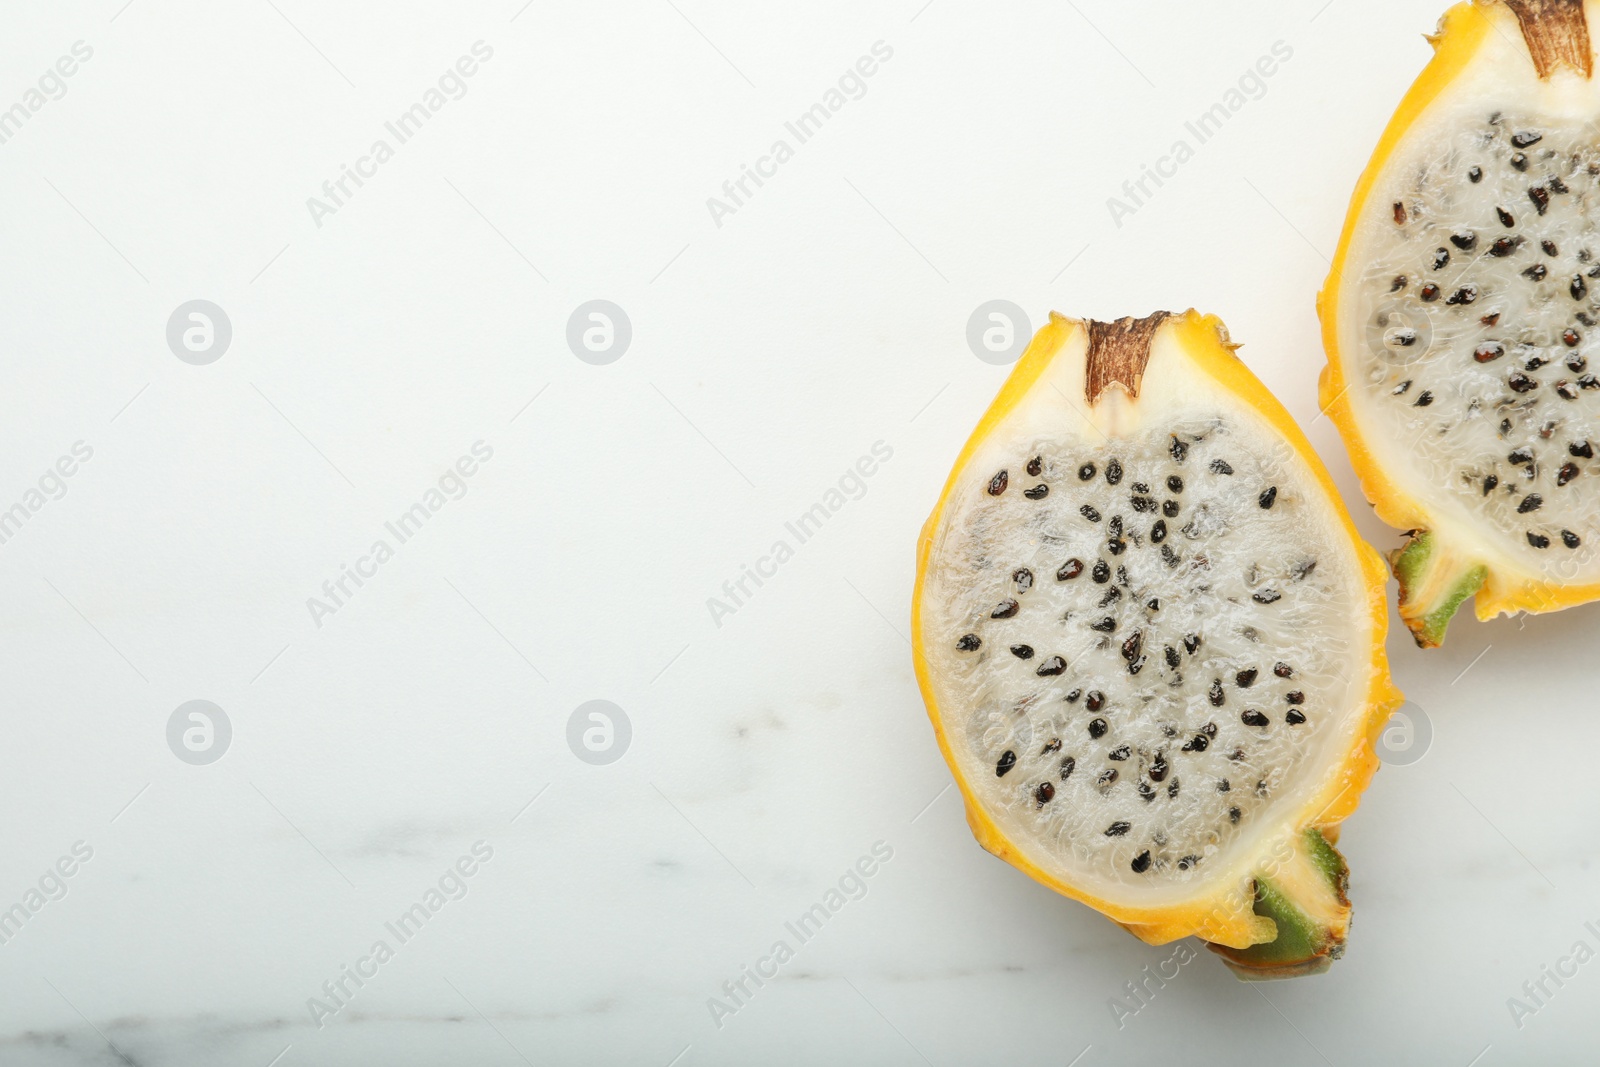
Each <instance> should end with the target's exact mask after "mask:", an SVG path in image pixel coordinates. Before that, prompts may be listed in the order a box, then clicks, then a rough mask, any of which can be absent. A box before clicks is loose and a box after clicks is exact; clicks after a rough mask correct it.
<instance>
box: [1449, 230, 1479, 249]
mask: <svg viewBox="0 0 1600 1067" xmlns="http://www.w3.org/2000/svg"><path fill="white" fill-rule="evenodd" d="M1450 243H1451V244H1453V245H1455V246H1456V247H1457V248H1459V249H1461V251H1463V252H1470V251H1472V249H1473V247H1474V246H1475V245H1477V243H1478V235H1477V234H1475V233H1473V232H1472V231H1471V230H1462V231H1461V232H1460V233H1453V234H1451V235H1450Z"/></svg>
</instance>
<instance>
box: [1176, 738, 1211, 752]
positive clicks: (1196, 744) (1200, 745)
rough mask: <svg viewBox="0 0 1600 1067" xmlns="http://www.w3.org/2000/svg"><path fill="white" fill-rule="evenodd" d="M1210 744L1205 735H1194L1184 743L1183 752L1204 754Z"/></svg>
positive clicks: (1209, 739)
mask: <svg viewBox="0 0 1600 1067" xmlns="http://www.w3.org/2000/svg"><path fill="white" fill-rule="evenodd" d="M1210 744H1211V738H1209V737H1207V736H1206V735H1205V734H1195V735H1194V736H1193V737H1192V738H1190V739H1189V740H1188V741H1186V742H1184V745H1183V751H1185V752H1204V751H1205V750H1206V747H1207V746H1208V745H1210Z"/></svg>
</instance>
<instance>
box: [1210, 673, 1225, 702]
mask: <svg viewBox="0 0 1600 1067" xmlns="http://www.w3.org/2000/svg"><path fill="white" fill-rule="evenodd" d="M1227 699H1228V698H1227V696H1226V695H1225V694H1224V693H1223V692H1222V679H1221V678H1213V679H1212V680H1211V706H1212V707H1214V708H1220V707H1222V705H1223V702H1224V701H1226V700H1227Z"/></svg>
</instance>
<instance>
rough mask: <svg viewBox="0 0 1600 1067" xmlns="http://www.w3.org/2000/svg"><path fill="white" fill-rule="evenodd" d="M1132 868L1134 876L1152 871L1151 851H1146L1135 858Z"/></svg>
mask: <svg viewBox="0 0 1600 1067" xmlns="http://www.w3.org/2000/svg"><path fill="white" fill-rule="evenodd" d="M1132 866H1133V873H1134V874H1143V873H1144V872H1145V871H1148V870H1149V869H1150V850H1149V849H1146V850H1145V851H1143V852H1141V853H1139V854H1138V855H1137V856H1135V857H1133V864H1132Z"/></svg>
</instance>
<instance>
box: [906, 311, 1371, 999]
mask: <svg viewBox="0 0 1600 1067" xmlns="http://www.w3.org/2000/svg"><path fill="white" fill-rule="evenodd" d="M1086 328H1087V326H1086V324H1085V323H1082V322H1079V321H1077V320H1074V319H1068V318H1066V317H1065V316H1063V315H1060V314H1057V313H1055V312H1052V313H1051V315H1050V322H1049V323H1047V324H1046V325H1045V326H1044V327H1043V328H1041V329H1040V330H1039V332H1038V333H1036V334H1035V335H1034V337H1033V340H1032V341H1031V342H1030V343H1029V345H1028V348H1027V350H1026V351H1025V352H1023V354H1022V358H1021V359H1019V360H1018V361H1017V364H1016V366H1015V367H1014V368H1013V369H1012V372H1011V376H1010V377H1009V378H1008V379H1007V380H1006V383H1005V385H1004V386H1003V387H1002V388H1001V390H1000V393H999V395H997V396H996V397H995V399H994V401H993V402H992V403H991V404H990V405H989V408H988V410H987V411H986V412H985V413H984V415H983V418H982V419H981V420H980V421H979V423H978V426H977V428H976V429H975V430H974V431H973V433H972V436H971V437H970V438H969V439H968V440H967V443H966V445H965V447H964V448H963V449H962V451H961V453H960V455H959V456H958V457H957V459H956V462H955V464H954V465H953V467H952V468H951V473H950V477H949V478H948V479H947V481H946V482H945V487H944V490H943V492H942V493H941V494H940V497H939V501H938V503H937V504H936V505H935V506H934V509H933V513H932V514H931V515H930V516H929V517H928V521H927V522H926V523H925V524H924V525H923V528H922V534H921V536H920V537H919V538H918V541H917V584H916V590H915V592H914V594H913V598H912V608H911V615H912V655H913V660H914V663H915V667H916V673H917V682H918V685H919V686H920V687H921V690H922V697H923V701H924V703H925V704H926V706H927V709H928V715H929V718H930V719H931V720H932V723H933V729H934V734H935V736H936V738H937V740H938V742H939V749H940V752H941V753H942V754H943V755H944V759H945V762H946V764H948V765H949V767H950V768H951V773H952V774H953V775H954V777H955V780H956V785H957V787H958V788H959V789H960V790H961V796H962V800H963V802H964V804H965V807H966V815H967V825H968V826H969V827H970V828H971V829H972V834H973V836H974V837H975V838H977V841H978V843H979V844H980V845H982V846H983V848H985V849H986V850H987V851H989V852H991V853H993V854H994V855H995V856H998V857H999V858H1000V859H1003V860H1005V861H1006V862H1007V863H1010V864H1011V865H1012V866H1014V867H1016V868H1017V869H1018V870H1020V871H1022V872H1023V873H1024V874H1026V875H1028V876H1029V877H1030V878H1033V879H1034V880H1035V881H1038V882H1041V883H1042V884H1044V885H1047V886H1049V887H1050V888H1052V889H1054V890H1055V891H1056V892H1058V893H1061V894H1063V895H1065V896H1068V897H1071V898H1073V899H1074V900H1078V901H1081V902H1082V903H1084V904H1087V905H1089V906H1090V907H1092V908H1094V909H1095V910H1097V911H1099V912H1101V913H1102V914H1104V915H1106V916H1108V917H1110V918H1111V919H1112V920H1113V921H1115V922H1117V923H1118V924H1120V925H1121V926H1123V927H1124V928H1125V929H1127V930H1128V931H1129V932H1130V933H1132V934H1133V935H1134V936H1136V937H1138V938H1139V939H1140V940H1142V941H1145V942H1147V943H1149V944H1152V945H1162V944H1166V943H1168V942H1170V941H1175V940H1177V939H1178V938H1181V937H1189V936H1191V935H1193V936H1199V937H1201V938H1203V939H1204V940H1206V941H1208V942H1211V943H1213V944H1214V945H1218V946H1222V947H1224V948H1227V949H1233V950H1241V951H1240V952H1239V953H1238V954H1237V957H1236V958H1234V959H1230V966H1233V967H1234V969H1235V971H1236V973H1239V972H1241V971H1242V972H1244V973H1252V972H1253V973H1256V974H1257V975H1258V976H1259V977H1280V976H1287V975H1288V974H1289V973H1307V972H1296V971H1293V969H1292V965H1291V964H1286V963H1284V962H1283V961H1280V960H1276V959H1274V960H1270V961H1265V962H1261V961H1252V958H1251V957H1250V956H1249V955H1248V954H1247V953H1245V952H1244V951H1243V950H1248V949H1250V948H1251V947H1252V946H1255V945H1264V944H1270V943H1272V942H1274V941H1275V940H1276V939H1277V937H1278V932H1279V931H1278V924H1277V922H1275V921H1274V919H1272V918H1271V917H1269V914H1265V913H1261V911H1260V907H1259V905H1258V903H1257V897H1258V891H1257V890H1258V886H1257V876H1258V875H1265V876H1266V877H1267V878H1268V879H1270V876H1271V875H1272V874H1273V873H1274V872H1275V871H1277V870H1278V869H1279V868H1280V867H1281V866H1283V865H1286V864H1287V865H1289V866H1290V867H1293V866H1294V865H1295V864H1296V863H1297V861H1298V860H1300V859H1303V858H1304V856H1305V855H1306V854H1307V852H1308V849H1309V846H1308V845H1307V843H1306V838H1305V835H1306V834H1307V833H1308V832H1311V833H1316V834H1317V835H1318V840H1319V841H1322V842H1323V846H1324V847H1326V849H1327V851H1328V852H1332V853H1333V855H1334V856H1337V855H1338V853H1337V852H1334V851H1333V849H1332V846H1331V844H1329V842H1331V841H1333V840H1335V839H1336V838H1337V830H1338V824H1339V823H1340V822H1342V821H1343V820H1344V819H1345V818H1346V817H1348V816H1349V815H1350V813H1351V812H1353V811H1354V810H1355V808H1356V804H1357V803H1358V802H1359V800H1360V796H1361V792H1362V790H1364V789H1365V788H1366V787H1367V784H1368V783H1369V782H1370V781H1371V780H1372V775H1373V773H1374V772H1375V771H1376V770H1377V767H1378V758H1377V754H1376V751H1375V749H1374V745H1375V743H1376V741H1377V739H1378V736H1379V735H1380V734H1381V732H1382V730H1383V727H1384V724H1385V723H1387V722H1388V719H1389V716H1390V715H1391V714H1392V713H1393V712H1394V710H1395V709H1396V708H1398V707H1399V706H1400V703H1401V701H1402V699H1403V697H1402V696H1401V694H1400V691H1399V690H1398V689H1396V688H1395V687H1394V684H1393V683H1392V681H1391V680H1390V677H1389V667H1388V660H1387V657H1386V655H1385V652H1384V638H1385V635H1386V634H1387V631H1388V620H1389V611H1388V603H1387V599H1386V596H1385V585H1386V584H1387V581H1388V573H1387V571H1386V569H1385V568H1384V565H1383V562H1382V560H1381V559H1380V558H1379V556H1378V554H1377V552H1375V551H1374V550H1373V549H1372V548H1371V547H1370V546H1369V545H1367V544H1366V543H1365V542H1363V541H1362V540H1361V538H1360V535H1359V534H1358V533H1357V532H1356V529H1355V525H1354V523H1353V522H1351V520H1350V516H1349V514H1348V512H1346V511H1345V509H1344V508H1343V506H1342V505H1341V504H1340V497H1339V494H1338V491H1337V490H1336V489H1335V487H1334V485H1333V480H1332V478H1331V477H1330V476H1329V475H1328V472H1327V471H1326V469H1324V467H1323V466H1322V463H1321V461H1320V460H1319V459H1318V458H1317V456H1316V453H1315V452H1314V451H1313V450H1312V448H1311V444H1310V442H1309V441H1307V440H1306V437H1305V435H1304V434H1302V433H1301V432H1300V428H1299V427H1298V426H1297V425H1295V422H1294V420H1293V419H1292V418H1291V417H1290V415H1289V413H1288V412H1287V411H1286V410H1285V409H1284V408H1283V406H1282V405H1281V404H1279V403H1278V401H1277V398H1276V397H1274V396H1273V395H1272V394H1271V393H1270V392H1268V391H1267V388H1266V386H1264V385H1263V384H1262V383H1261V382H1260V380H1259V379H1257V378H1256V377H1255V375H1254V374H1252V373H1251V372H1250V370H1249V368H1247V367H1246V366H1245V365H1244V363H1243V362H1241V361H1240V360H1239V359H1238V358H1237V357H1236V356H1235V355H1234V354H1233V350H1234V349H1235V348H1237V347H1238V346H1237V345H1233V344H1231V343H1230V342H1229V340H1228V333H1227V329H1226V328H1225V327H1224V326H1223V324H1222V321H1221V320H1220V319H1218V318H1217V317H1216V316H1214V315H1201V314H1200V313H1199V312H1197V311H1194V310H1193V309H1190V310H1189V311H1187V312H1185V313H1183V314H1182V315H1173V316H1171V317H1169V318H1168V319H1167V321H1166V322H1165V323H1164V324H1163V325H1162V327H1161V328H1162V329H1163V330H1166V329H1173V330H1178V331H1181V337H1180V341H1181V347H1182V350H1183V351H1184V353H1185V354H1186V355H1187V356H1188V358H1189V359H1190V360H1191V361H1192V362H1193V363H1194V364H1195V365H1196V366H1197V367H1198V368H1199V369H1200V370H1201V371H1202V372H1203V373H1205V374H1207V375H1208V376H1210V377H1211V378H1213V379H1214V380H1215V381H1217V382H1218V383H1220V384H1221V385H1222V386H1224V387H1225V388H1226V389H1227V390H1228V391H1229V392H1230V393H1231V394H1233V395H1234V396H1236V397H1238V398H1239V399H1240V400H1241V402H1242V403H1243V404H1245V405H1248V406H1249V407H1251V408H1254V409H1255V410H1256V411H1257V412H1258V413H1259V414H1261V415H1262V416H1263V417H1264V418H1265V419H1266V420H1267V421H1268V422H1269V423H1270V425H1271V426H1272V427H1273V428H1274V429H1276V430H1277V431H1278V432H1279V433H1280V434H1281V435H1282V436H1283V438H1284V440H1285V441H1286V442H1287V443H1288V444H1289V445H1290V447H1292V448H1293V449H1294V452H1295V455H1296V456H1297V457H1298V458H1299V459H1300V460H1301V461H1303V462H1304V463H1305V464H1306V466H1307V467H1308V468H1309V470H1310V471H1311V472H1312V474H1313V475H1314V477H1315V479H1316V482H1317V484H1318V485H1319V486H1320V487H1321V489H1322V490H1323V492H1324V493H1325V494H1326V495H1327V496H1328V498H1329V499H1330V500H1331V501H1332V502H1333V503H1334V505H1335V509H1336V510H1337V512H1338V514H1339V517H1340V521H1341V522H1342V524H1343V529H1344V532H1345V534H1346V535H1347V536H1348V537H1349V539H1350V541H1351V542H1352V543H1353V544H1354V545H1355V547H1356V554H1357V558H1358V559H1359V561H1360V566H1361V578H1362V580H1363V582H1364V584H1365V586H1366V589H1367V607H1368V613H1369V617H1370V624H1371V633H1372V652H1371V659H1370V661H1369V667H1368V679H1367V682H1368V685H1367V694H1368V699H1367V709H1366V713H1365V721H1364V723H1363V726H1364V729H1362V730H1359V731H1356V732H1355V737H1354V738H1353V741H1352V744H1351V747H1350V749H1349V750H1348V751H1347V752H1346V753H1345V755H1344V758H1343V760H1342V761H1341V762H1340V764H1339V766H1338V773H1336V774H1333V775H1330V776H1329V777H1328V778H1327V779H1326V780H1325V781H1324V782H1323V783H1322V784H1321V788H1320V789H1319V790H1317V792H1316V793H1315V794H1313V795H1312V796H1311V797H1310V798H1309V799H1308V801H1307V803H1306V805H1305V808H1304V809H1303V812H1302V815H1303V822H1302V823H1301V824H1300V825H1294V826H1285V827H1284V828H1283V831H1282V833H1281V834H1280V835H1279V837H1278V838H1277V840H1276V841H1269V842H1267V843H1265V844H1264V845H1263V848H1262V853H1263V856H1262V859H1263V862H1262V863H1261V864H1258V865H1257V866H1255V867H1253V868H1252V869H1248V870H1242V871H1240V872H1239V877H1238V878H1237V879H1236V880H1234V881H1232V882H1231V884H1219V887H1218V888H1217V889H1216V890H1215V891H1214V892H1212V893H1211V894H1210V895H1208V896H1204V897H1200V898H1197V899H1193V900H1188V901H1185V902H1182V903H1181V904H1178V905H1176V906H1171V907H1136V906H1125V905H1122V904H1118V903H1116V902H1113V901H1108V900H1104V899H1101V898H1099V897H1097V896H1095V895H1093V894H1091V893H1088V892H1085V891H1083V890H1080V889H1079V888H1077V887H1076V886H1074V885H1072V884H1070V883H1068V882H1065V881H1063V880H1061V879H1058V878H1055V877H1053V876H1052V875H1050V874H1048V873H1046V872H1044V871H1042V870H1040V869H1039V868H1038V867H1037V866H1036V865H1034V864H1033V863H1032V862H1030V861H1029V860H1028V859H1027V857H1025V856H1023V855H1022V854H1021V853H1020V851H1019V850H1018V849H1016V848H1015V847H1013V845H1012V844H1011V842H1010V840H1009V839H1008V838H1007V837H1006V836H1005V835H1004V833H1002V832H1001V831H1000V829H999V828H998V827H997V826H996V825H995V823H994V822H993V820H991V819H990V817H989V816H988V815H987V814H986V813H985V812H984V810H983V808H982V806H981V805H979V804H978V803H977V801H976V800H975V798H974V794H973V791H972V787H971V785H970V783H969V782H968V781H967V780H966V778H965V776H964V775H963V774H962V771H961V769H960V764H959V762H958V761H957V760H956V758H955V756H954V753H953V751H952V749H951V745H950V741H949V738H948V737H947V736H946V735H945V732H944V728H943V726H942V725H941V717H940V715H939V713H938V706H937V702H936V699H935V696H934V688H933V684H932V680H931V678H930V673H929V667H928V661H927V656H926V654H925V652H924V649H925V647H926V645H927V643H928V641H929V640H932V639H933V637H931V636H930V635H926V634H924V633H923V631H922V628H921V626H920V624H919V620H921V619H922V617H923V615H922V595H923V589H924V585H925V582H924V578H925V576H926V574H927V568H928V558H929V554H930V553H931V551H932V548H933V541H934V535H935V532H936V531H937V529H938V527H939V525H940V520H941V518H942V517H943V515H944V513H945V509H946V506H947V504H948V503H949V501H950V498H951V494H952V491H953V490H954V488H955V486H956V484H957V482H958V481H959V479H960V476H961V473H962V471H963V469H964V468H965V466H966V464H967V461H968V460H969V458H970V457H971V456H972V454H973V453H974V452H975V451H977V449H978V448H979V446H980V445H981V444H982V443H983V442H984V440H985V438H987V437H988V435H989V434H990V433H992V432H993V431H994V430H995V429H996V428H997V427H998V426H999V425H1000V424H1001V423H1002V421H1003V420H1004V419H1005V417H1006V415H1007V414H1009V413H1010V411H1011V410H1012V409H1013V408H1014V407H1015V405H1016V404H1017V403H1018V402H1019V401H1020V400H1021V399H1022V398H1023V397H1024V396H1025V395H1026V394H1027V393H1028V390H1029V389H1030V387H1032V386H1033V385H1034V384H1035V383H1036V382H1037V381H1038V380H1039V377H1040V375H1042V374H1043V373H1044V372H1045V370H1046V368H1048V367H1049V365H1050V363H1051V361H1052V360H1053V359H1054V358H1055V357H1056V356H1057V355H1058V354H1059V353H1060V352H1061V350H1062V348H1063V347H1064V346H1065V345H1066V343H1067V341H1068V340H1069V339H1070V338H1071V337H1072V336H1073V335H1074V334H1076V333H1077V332H1078V331H1079V330H1083V329H1086ZM1119 387H1120V386H1119ZM1340 865H1341V868H1342V860H1341V861H1340ZM1335 881H1337V879H1335ZM1339 895H1340V897H1341V899H1342V882H1341V883H1340V890H1339ZM1332 910H1333V911H1337V908H1335V909H1332ZM1330 914H1331V913H1330ZM1348 914H1349V911H1348V900H1344V901H1343V912H1342V914H1337V915H1331V920H1332V925H1333V927H1334V931H1333V932H1334V935H1335V936H1334V937H1333V938H1331V939H1330V942H1329V943H1328V944H1326V945H1323V946H1320V948H1318V947H1316V946H1313V948H1314V950H1316V951H1317V952H1318V953H1319V956H1320V957H1324V962H1323V963H1322V964H1321V965H1320V966H1325V965H1326V959H1325V958H1331V956H1333V955H1337V953H1338V950H1339V947H1340V946H1341V945H1342V938H1343V929H1344V927H1345V925H1346V924H1347V923H1348ZM1307 962H1308V964H1309V965H1310V966H1311V967H1312V969H1315V968H1316V967H1317V966H1319V965H1317V964H1315V963H1314V962H1313V961H1311V960H1308V961H1307ZM1272 972H1281V973H1272Z"/></svg>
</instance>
